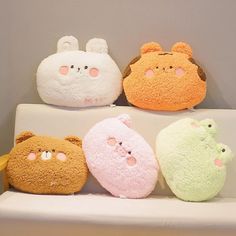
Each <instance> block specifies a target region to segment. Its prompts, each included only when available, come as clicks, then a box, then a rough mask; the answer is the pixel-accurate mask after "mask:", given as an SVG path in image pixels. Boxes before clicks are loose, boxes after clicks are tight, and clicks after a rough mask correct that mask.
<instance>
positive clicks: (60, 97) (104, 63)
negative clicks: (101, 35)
mask: <svg viewBox="0 0 236 236" xmlns="http://www.w3.org/2000/svg"><path fill="white" fill-rule="evenodd" d="M78 49H79V45H78V40H77V39H76V38H74V37H73V36H65V37H62V38H61V39H60V40H59V41H58V44H57V53H56V54H53V55H51V56H49V57H47V58H46V59H44V60H43V61H42V62H41V63H40V65H39V67H38V71H37V89H38V92H39V95H40V97H41V98H42V100H43V101H44V102H46V103H48V104H53V105H59V106H68V107H90V106H103V105H110V104H112V103H113V102H114V101H115V100H116V99H117V98H118V96H119V95H120V94H121V91H122V75H121V72H120V70H119V68H118V66H117V64H116V63H115V62H114V61H113V60H112V58H111V57H110V56H109V55H108V46H107V43H106V41H105V40H104V39H97V38H94V39H91V40H89V41H88V43H87V45H86V52H85V51H81V50H78Z"/></svg>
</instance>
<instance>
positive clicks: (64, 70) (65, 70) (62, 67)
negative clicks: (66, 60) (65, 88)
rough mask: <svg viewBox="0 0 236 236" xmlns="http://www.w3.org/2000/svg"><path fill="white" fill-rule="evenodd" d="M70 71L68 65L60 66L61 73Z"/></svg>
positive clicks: (64, 73) (65, 73)
mask: <svg viewBox="0 0 236 236" xmlns="http://www.w3.org/2000/svg"><path fill="white" fill-rule="evenodd" d="M68 72H69V67H68V66H61V67H60V68H59V73H60V74H62V75H67V74H68Z"/></svg>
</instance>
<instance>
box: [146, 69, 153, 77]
mask: <svg viewBox="0 0 236 236" xmlns="http://www.w3.org/2000/svg"><path fill="white" fill-rule="evenodd" d="M145 76H146V77H147V78H151V77H153V76H154V71H153V70H151V69H149V70H147V71H146V72H145Z"/></svg>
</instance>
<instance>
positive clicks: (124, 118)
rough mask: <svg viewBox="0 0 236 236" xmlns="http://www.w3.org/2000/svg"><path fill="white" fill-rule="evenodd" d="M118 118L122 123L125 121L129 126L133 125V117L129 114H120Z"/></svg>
mask: <svg viewBox="0 0 236 236" xmlns="http://www.w3.org/2000/svg"><path fill="white" fill-rule="evenodd" d="M117 119H118V120H120V121H121V122H122V123H124V124H125V125H126V126H128V127H129V128H130V127H131V125H132V121H131V118H130V116H129V115H128V114H122V115H119V116H118V117H117Z"/></svg>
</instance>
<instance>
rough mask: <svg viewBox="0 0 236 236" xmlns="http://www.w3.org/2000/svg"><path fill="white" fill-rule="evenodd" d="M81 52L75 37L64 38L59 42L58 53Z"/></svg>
mask: <svg viewBox="0 0 236 236" xmlns="http://www.w3.org/2000/svg"><path fill="white" fill-rule="evenodd" d="M75 50H79V42H78V40H77V39H76V38H75V37H74V36H64V37H62V38H60V39H59V40H58V42H57V52H65V51H75Z"/></svg>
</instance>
